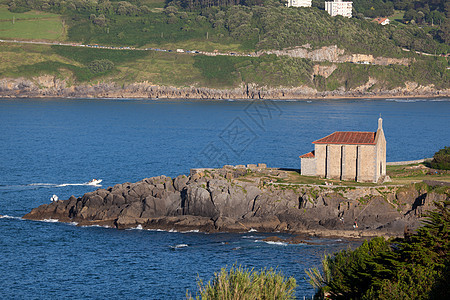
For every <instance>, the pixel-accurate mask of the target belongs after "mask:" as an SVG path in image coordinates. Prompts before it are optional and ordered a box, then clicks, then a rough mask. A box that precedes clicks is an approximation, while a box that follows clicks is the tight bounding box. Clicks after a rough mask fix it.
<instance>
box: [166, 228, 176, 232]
mask: <svg viewBox="0 0 450 300" xmlns="http://www.w3.org/2000/svg"><path fill="white" fill-rule="evenodd" d="M167 232H178V231H176V230H175V229H170V230H168V231H167Z"/></svg>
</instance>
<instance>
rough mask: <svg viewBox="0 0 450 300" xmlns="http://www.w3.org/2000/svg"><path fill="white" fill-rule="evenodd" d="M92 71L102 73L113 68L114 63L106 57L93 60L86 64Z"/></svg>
mask: <svg viewBox="0 0 450 300" xmlns="http://www.w3.org/2000/svg"><path fill="white" fill-rule="evenodd" d="M88 68H89V70H91V72H92V73H104V72H107V71H109V70H112V69H113V68H114V63H113V62H112V61H110V60H108V59H99V60H93V61H92V62H90V63H89V65H88Z"/></svg>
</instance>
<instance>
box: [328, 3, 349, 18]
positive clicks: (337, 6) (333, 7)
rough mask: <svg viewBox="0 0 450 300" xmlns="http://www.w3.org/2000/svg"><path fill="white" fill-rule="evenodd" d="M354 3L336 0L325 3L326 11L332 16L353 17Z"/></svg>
mask: <svg viewBox="0 0 450 300" xmlns="http://www.w3.org/2000/svg"><path fill="white" fill-rule="evenodd" d="M352 5H353V2H347V1H345V2H344V1H342V0H334V2H325V10H326V11H327V12H328V13H329V14H330V15H331V16H332V17H334V16H338V15H339V16H344V17H347V18H351V17H352Z"/></svg>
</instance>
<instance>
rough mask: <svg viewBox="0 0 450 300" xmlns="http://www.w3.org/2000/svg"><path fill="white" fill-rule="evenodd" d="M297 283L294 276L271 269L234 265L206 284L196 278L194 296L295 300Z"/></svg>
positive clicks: (224, 269)
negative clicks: (197, 289)
mask: <svg viewBox="0 0 450 300" xmlns="http://www.w3.org/2000/svg"><path fill="white" fill-rule="evenodd" d="M296 286H297V284H296V281H295V278H293V277H289V278H285V277H284V276H283V275H282V274H281V273H279V272H276V271H275V270H273V269H264V270H261V271H260V272H256V271H254V270H253V269H251V270H249V269H246V268H243V267H241V266H239V267H236V266H233V267H231V268H230V270H229V271H228V270H227V269H226V268H222V269H221V271H220V272H219V273H215V274H214V278H213V279H212V281H210V282H208V283H207V284H203V282H202V281H201V280H199V281H198V288H199V292H200V296H197V297H196V299H208V300H209V299H221V300H227V299H241V300H253V299H294V298H295V297H294V292H295V288H296ZM188 299H193V298H192V297H190V296H188Z"/></svg>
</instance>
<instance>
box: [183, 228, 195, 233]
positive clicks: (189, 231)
mask: <svg viewBox="0 0 450 300" xmlns="http://www.w3.org/2000/svg"><path fill="white" fill-rule="evenodd" d="M191 232H200V230H198V229H193V230H188V231H181V233H191Z"/></svg>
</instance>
